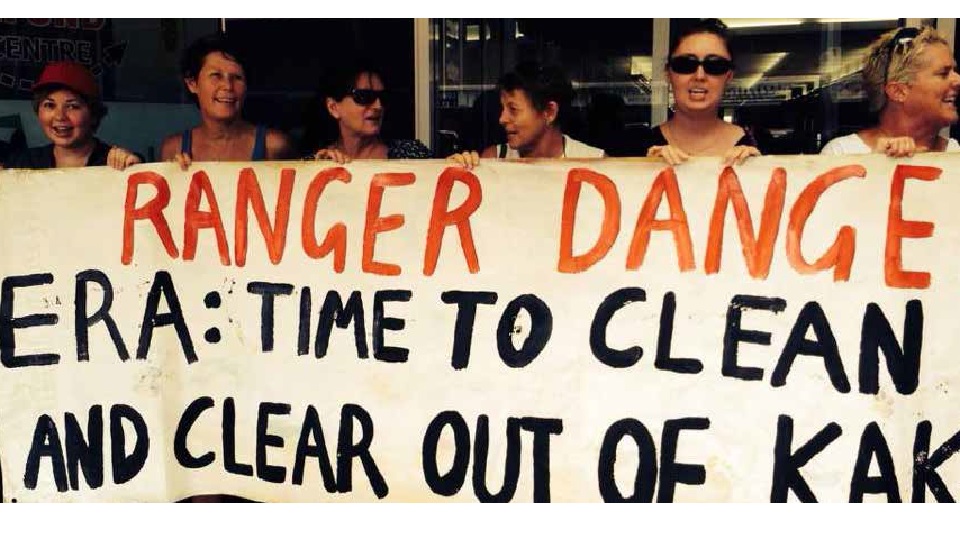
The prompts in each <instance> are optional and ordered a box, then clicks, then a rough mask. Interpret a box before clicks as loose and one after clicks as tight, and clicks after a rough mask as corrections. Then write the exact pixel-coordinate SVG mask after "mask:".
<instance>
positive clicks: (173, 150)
mask: <svg viewBox="0 0 960 540" xmlns="http://www.w3.org/2000/svg"><path fill="white" fill-rule="evenodd" d="M180 139H181V134H180V133H174V134H173V135H168V136H167V137H166V138H164V139H163V142H162V143H160V159H161V160H163V161H166V160H168V159H172V158H173V156H175V155H177V153H179V152H180Z"/></svg>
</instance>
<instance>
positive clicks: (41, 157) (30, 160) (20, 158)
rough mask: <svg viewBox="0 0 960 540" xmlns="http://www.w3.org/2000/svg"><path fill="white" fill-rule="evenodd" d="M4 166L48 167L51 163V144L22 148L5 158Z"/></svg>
mask: <svg viewBox="0 0 960 540" xmlns="http://www.w3.org/2000/svg"><path fill="white" fill-rule="evenodd" d="M4 166H6V167H7V168H10V169H49V168H52V167H53V166H54V163H53V145H52V144H48V145H46V146H35V147H33V148H24V149H23V150H20V151H19V152H15V153H14V154H13V155H11V156H10V157H9V158H7V161H6V163H4Z"/></svg>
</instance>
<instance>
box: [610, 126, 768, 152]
mask: <svg viewBox="0 0 960 540" xmlns="http://www.w3.org/2000/svg"><path fill="white" fill-rule="evenodd" d="M741 128H742V129H743V137H740V140H738V141H737V144H735V145H734V146H753V147H754V148H759V147H758V146H757V140H756V138H754V136H753V134H752V133H750V130H749V129H747V128H745V127H742V126H741ZM668 144H670V143H669V142H667V138H666V137H664V136H663V131H662V130H661V129H660V126H657V127H655V128H647V129H644V130H643V131H641V132H640V133H639V134H638V136H636V137H627V138H624V139H621V141H620V144H618V145H615V147H613V148H610V149H608V151H607V154H608V155H610V156H611V157H628V156H639V157H646V155H647V150H649V149H650V147H651V146H666V145H668ZM762 152H763V151H762V150H761V153H762Z"/></svg>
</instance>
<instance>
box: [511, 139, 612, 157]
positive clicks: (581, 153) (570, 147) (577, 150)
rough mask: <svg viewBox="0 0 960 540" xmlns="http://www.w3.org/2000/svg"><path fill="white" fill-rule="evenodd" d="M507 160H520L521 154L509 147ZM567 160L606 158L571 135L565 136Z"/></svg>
mask: <svg viewBox="0 0 960 540" xmlns="http://www.w3.org/2000/svg"><path fill="white" fill-rule="evenodd" d="M500 146H502V145H497V155H498V156H499V155H500V148H499V147H500ZM505 157H506V158H508V159H509V158H519V157H520V154H518V153H517V151H516V150H514V149H513V148H510V147H509V146H508V147H507V154H506V156H505ZM561 157H565V158H602V157H604V154H603V150H601V149H600V148H594V147H592V146H590V145H588V144H583V143H582V142H580V141H578V140H576V139H574V138H573V137H570V136H569V135H564V136H563V156H561Z"/></svg>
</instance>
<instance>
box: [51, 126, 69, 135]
mask: <svg viewBox="0 0 960 540" xmlns="http://www.w3.org/2000/svg"><path fill="white" fill-rule="evenodd" d="M52 131H53V134H54V135H56V136H57V137H69V136H70V135H72V134H73V126H53V128H52Z"/></svg>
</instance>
